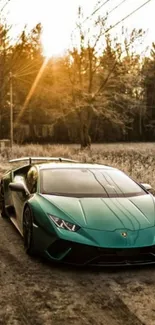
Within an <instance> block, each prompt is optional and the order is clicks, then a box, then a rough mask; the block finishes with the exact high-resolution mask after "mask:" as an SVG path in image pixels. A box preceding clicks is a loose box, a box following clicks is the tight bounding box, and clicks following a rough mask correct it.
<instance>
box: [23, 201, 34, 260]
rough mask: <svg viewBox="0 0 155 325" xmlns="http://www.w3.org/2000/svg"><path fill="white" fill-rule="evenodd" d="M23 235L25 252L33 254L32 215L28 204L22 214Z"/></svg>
mask: <svg viewBox="0 0 155 325" xmlns="http://www.w3.org/2000/svg"><path fill="white" fill-rule="evenodd" d="M23 237H24V247H25V251H26V253H27V254H28V255H31V256H32V255H34V241H33V215H32V212H31V210H30V208H29V207H28V206H27V207H26V208H25V210H24V215H23Z"/></svg>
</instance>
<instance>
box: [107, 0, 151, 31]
mask: <svg viewBox="0 0 155 325" xmlns="http://www.w3.org/2000/svg"><path fill="white" fill-rule="evenodd" d="M151 1H152V0H147V1H146V2H144V3H143V4H142V5H141V6H139V7H138V8H136V9H135V10H133V11H132V12H130V14H128V15H127V16H125V17H124V18H122V19H121V20H119V21H118V22H117V23H116V24H114V25H113V26H111V27H109V28H108V29H107V30H106V31H105V33H108V32H109V31H110V30H111V29H113V28H115V27H116V26H118V25H119V24H120V23H122V22H123V21H125V20H126V19H127V18H129V17H131V16H132V15H133V14H135V13H136V12H137V11H139V10H140V9H141V8H143V7H144V6H146V5H147V4H148V3H149V2H151Z"/></svg>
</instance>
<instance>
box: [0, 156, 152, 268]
mask: <svg viewBox="0 0 155 325" xmlns="http://www.w3.org/2000/svg"><path fill="white" fill-rule="evenodd" d="M10 163H14V164H16V168H11V169H10V170H9V171H7V172H6V173H5V174H4V175H3V177H2V179H1V200H2V212H1V215H2V217H3V218H10V220H11V221H12V223H13V224H14V225H15V226H16V228H17V229H18V230H19V232H20V234H21V235H22V237H23V242H24V247H25V251H26V252H27V253H28V254H30V255H33V254H41V255H44V256H46V257H47V258H48V259H50V260H52V261H57V262H65V263H72V264H78V265H94V266H117V265H118V266H119V265H141V264H152V263H155V198H154V197H153V195H152V194H151V193H150V189H151V186H150V185H148V184H140V183H137V182H135V181H134V180H132V179H131V178H130V177H128V176H127V175H126V174H125V173H124V172H122V171H120V170H118V169H116V168H112V167H109V166H104V165H100V164H86V163H80V162H77V161H74V160H70V159H64V158H50V157H47V158H46V157H33V158H28V157H26V158H19V159H15V160H11V161H10ZM18 163H20V164H21V163H22V164H23V165H22V166H21V165H20V166H19V165H18ZM17 165H18V167H17Z"/></svg>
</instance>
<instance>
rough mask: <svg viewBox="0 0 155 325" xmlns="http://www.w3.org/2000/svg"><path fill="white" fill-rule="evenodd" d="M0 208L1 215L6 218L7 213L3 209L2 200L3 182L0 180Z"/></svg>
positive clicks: (3, 203)
mask: <svg viewBox="0 0 155 325" xmlns="http://www.w3.org/2000/svg"><path fill="white" fill-rule="evenodd" d="M0 209H1V217H2V218H8V215H7V213H6V210H5V200H4V191H3V183H2V181H1V184H0Z"/></svg>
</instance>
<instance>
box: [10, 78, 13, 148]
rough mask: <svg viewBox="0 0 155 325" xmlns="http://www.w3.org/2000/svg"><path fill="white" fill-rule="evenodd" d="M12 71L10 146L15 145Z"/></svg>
mask: <svg viewBox="0 0 155 325" xmlns="http://www.w3.org/2000/svg"><path fill="white" fill-rule="evenodd" d="M12 77H13V76H12V72H10V146H11V148H12V146H13V85H12Z"/></svg>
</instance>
